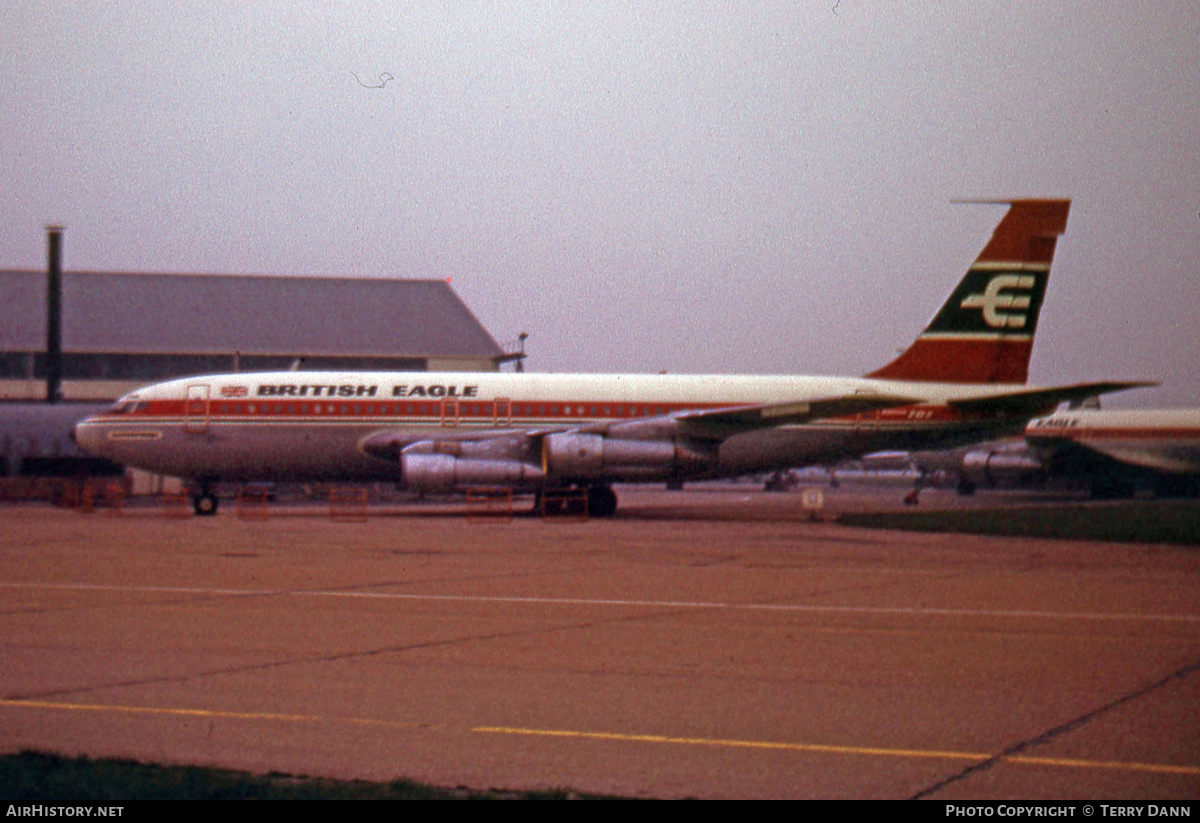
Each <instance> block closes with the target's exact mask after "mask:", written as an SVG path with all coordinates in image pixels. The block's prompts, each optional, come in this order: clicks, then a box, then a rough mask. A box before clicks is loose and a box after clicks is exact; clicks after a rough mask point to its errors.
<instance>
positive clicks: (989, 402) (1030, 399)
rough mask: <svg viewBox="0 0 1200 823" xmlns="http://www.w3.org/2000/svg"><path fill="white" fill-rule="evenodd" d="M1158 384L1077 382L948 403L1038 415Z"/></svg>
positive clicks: (980, 411)
mask: <svg viewBox="0 0 1200 823" xmlns="http://www.w3.org/2000/svg"><path fill="white" fill-rule="evenodd" d="M1155 385H1158V384H1157V383H1154V382H1148V381H1145V380H1135V381H1128V382H1115V381H1110V382H1105V383H1076V384H1074V385H1071V386H1054V387H1051V388H1048V389H1022V390H1020V391H1012V392H1005V393H1004V394H993V395H990V396H988V397H972V398H970V399H967V400H949V401H947V402H946V405H948V406H950V407H951V408H953V409H957V410H958V411H960V412H962V413H963V414H972V413H975V414H1010V415H1012V416H1014V417H1017V416H1024V417H1037V416H1039V415H1042V414H1048V413H1049V412H1051V411H1053V410H1054V408H1055V407H1056V406H1058V404H1059V403H1064V402H1069V401H1078V400H1083V399H1084V398H1086V397H1094V396H1096V395H1099V394H1109V393H1110V392H1117V391H1125V390H1126V389H1138V388H1144V387H1146V386H1155Z"/></svg>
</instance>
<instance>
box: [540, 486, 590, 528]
mask: <svg viewBox="0 0 1200 823" xmlns="http://www.w3.org/2000/svg"><path fill="white" fill-rule="evenodd" d="M538 508H539V511H540V513H541V515H542V517H564V518H570V519H571V520H581V521H582V520H587V519H588V503H587V489H543V490H542V495H541V498H540V501H539V504H538Z"/></svg>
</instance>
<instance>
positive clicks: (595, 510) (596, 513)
mask: <svg viewBox="0 0 1200 823" xmlns="http://www.w3.org/2000/svg"><path fill="white" fill-rule="evenodd" d="M587 501H588V514H589V515H590V516H592V517H612V516H613V515H614V514H616V513H617V494H616V492H614V491H613V490H612V486H588V490H587Z"/></svg>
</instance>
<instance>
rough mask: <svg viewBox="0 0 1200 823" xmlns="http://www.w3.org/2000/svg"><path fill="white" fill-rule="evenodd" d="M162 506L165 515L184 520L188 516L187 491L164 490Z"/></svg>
mask: <svg viewBox="0 0 1200 823" xmlns="http://www.w3.org/2000/svg"><path fill="white" fill-rule="evenodd" d="M162 507H163V515H164V516H166V517H170V518H174V519H178V520H182V519H183V518H185V517H187V516H188V496H187V492H183V491H178V492H169V491H164V492H163V493H162Z"/></svg>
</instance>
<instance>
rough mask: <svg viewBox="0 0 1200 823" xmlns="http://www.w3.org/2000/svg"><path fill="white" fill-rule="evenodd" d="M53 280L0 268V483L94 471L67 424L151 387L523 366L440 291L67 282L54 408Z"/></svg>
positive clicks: (70, 276)
mask: <svg viewBox="0 0 1200 823" xmlns="http://www.w3.org/2000/svg"><path fill="white" fill-rule="evenodd" d="M52 266H53V264H52ZM48 280H49V278H48V277H47V271H46V270H40V271H32V270H25V271H11V270H9V271H0V477H4V476H9V477H13V476H30V475H59V476H61V475H70V474H74V473H76V472H85V473H87V472H92V471H94V470H95V467H93V466H91V465H90V463H89V458H87V456H86V455H83V454H82V453H81V452H80V451H79V449H78V448H77V447H75V445H74V444H73V443H71V442H70V437H69V433H70V428H71V425H72V424H73V423H74V422H75V421H76V420H78V419H80V418H82V417H84V416H87V415H88V414H91V413H94V412H95V411H98V410H99V409H100V408H102V407H103V406H104V405H107V404H108V403H109V402H111V401H112V400H115V399H116V398H118V397H120V396H121V395H123V394H125V393H127V392H130V391H133V390H134V389H136V388H138V387H139V386H142V385H145V384H147V383H155V382H159V381H162V380H169V379H172V378H176V377H184V376H187V375H192V374H212V373H222V372H235V371H263V370H269V369H281V370H282V369H290V368H298V369H301V370H308V371H311V370H318V369H336V370H343V369H344V370H357V371H381V370H386V371H496V370H498V369H499V367H500V365H501V364H502V363H504V362H508V361H517V360H519V359H520V358H521V357H522V355H521V354H519V353H505V351H504V350H503V349H502V348H501V347H500V346H499V345H498V344H497V343H496V341H495V340H494V339H493V338H492V336H491V335H490V334H488V332H487V331H486V330H485V329H484V328H483V326H482V325H480V323H479V321H478V320H477V319H476V318H475V316H474V315H473V314H472V313H471V311H470V310H469V309H468V308H467V307H466V305H464V304H463V302H462V300H460V299H459V297H458V295H457V294H455V293H454V291H453V290H452V289H451V288H450V286H449V284H447V283H445V282H443V281H441V280H393V279H366V278H347V277H343V278H317V277H268V276H243V275H188V274H113V273H100V272H62V273H61V283H62V289H61V335H60V336H61V344H60V346H59V348H60V350H61V358H60V360H59V366H58V369H57V373H58V375H59V377H60V379H61V395H60V396H61V398H62V400H63V401H65V402H62V403H55V404H46V403H45V402H43V401H44V400H45V398H46V396H47V383H48V379H47V378H48V375H49V374H50V373H51V371H52V370H51V368H50V366H51V364H50V362H49V358H48V355H47V351H48V350H49V349H50V348H51V347H50V344H49V343H48V339H47V325H48V324H49V323H48V319H47V318H48V316H49V312H48V308H47V289H48V285H47V284H48ZM93 462H94V461H93Z"/></svg>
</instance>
